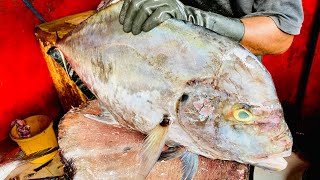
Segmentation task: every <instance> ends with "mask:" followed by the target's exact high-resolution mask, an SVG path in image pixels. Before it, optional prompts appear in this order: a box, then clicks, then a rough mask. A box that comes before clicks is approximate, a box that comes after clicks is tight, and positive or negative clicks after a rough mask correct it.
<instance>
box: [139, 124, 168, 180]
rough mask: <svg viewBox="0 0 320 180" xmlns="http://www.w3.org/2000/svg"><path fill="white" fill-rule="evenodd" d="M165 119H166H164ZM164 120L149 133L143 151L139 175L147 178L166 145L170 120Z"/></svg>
mask: <svg viewBox="0 0 320 180" xmlns="http://www.w3.org/2000/svg"><path fill="white" fill-rule="evenodd" d="M164 121H166V120H165V119H164ZM164 121H162V122H161V123H160V124H159V125H157V126H156V127H155V128H154V129H153V130H151V132H150V133H149V134H148V136H147V138H146V140H145V142H144V144H143V146H142V152H141V161H140V170H139V177H141V179H145V178H146V177H147V176H148V174H149V172H150V171H151V169H152V167H153V166H154V164H155V163H156V162H157V160H158V158H159V156H160V154H161V152H162V149H163V147H164V145H165V142H166V138H167V135H168V132H169V129H170V122H169V121H168V122H167V123H166V122H165V123H163V122H164Z"/></svg>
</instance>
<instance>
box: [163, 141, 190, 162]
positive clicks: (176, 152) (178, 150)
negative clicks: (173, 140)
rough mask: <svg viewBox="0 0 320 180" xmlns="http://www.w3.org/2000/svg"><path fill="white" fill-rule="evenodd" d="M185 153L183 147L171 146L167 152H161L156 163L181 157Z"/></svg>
mask: <svg viewBox="0 0 320 180" xmlns="http://www.w3.org/2000/svg"><path fill="white" fill-rule="evenodd" d="M184 152H185V148H184V147H183V146H179V145H178V146H173V147H169V148H168V149H167V150H165V151H162V152H161V154H160V157H159V159H158V161H168V160H171V159H174V158H178V157H181V156H182V155H183V153H184Z"/></svg>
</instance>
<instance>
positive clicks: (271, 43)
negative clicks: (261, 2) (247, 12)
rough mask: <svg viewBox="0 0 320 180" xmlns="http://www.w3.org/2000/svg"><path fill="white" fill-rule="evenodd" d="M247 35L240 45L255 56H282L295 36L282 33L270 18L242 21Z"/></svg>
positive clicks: (245, 19) (244, 19)
mask: <svg viewBox="0 0 320 180" xmlns="http://www.w3.org/2000/svg"><path fill="white" fill-rule="evenodd" d="M241 21H242V23H243V24H244V27H245V33H244V36H243V38H242V40H241V41H240V44H241V45H243V46H244V47H245V48H247V49H248V50H249V51H251V52H252V53H253V54H255V55H265V54H281V53H283V52H285V51H286V50H287V49H288V48H289V47H290V45H291V43H292V40H293V35H290V34H287V33H285V32H283V31H281V30H280V29H279V28H278V27H277V26H276V24H275V23H274V22H273V20H272V19H271V18H270V17H250V18H243V19H241Z"/></svg>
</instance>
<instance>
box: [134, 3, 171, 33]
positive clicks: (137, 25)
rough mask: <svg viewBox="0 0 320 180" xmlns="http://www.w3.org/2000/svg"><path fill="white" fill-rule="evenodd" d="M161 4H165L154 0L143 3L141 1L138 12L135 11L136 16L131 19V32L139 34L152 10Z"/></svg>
mask: <svg viewBox="0 0 320 180" xmlns="http://www.w3.org/2000/svg"><path fill="white" fill-rule="evenodd" d="M161 6H165V4H164V3H159V2H155V1H153V0H148V1H146V2H145V3H143V5H141V8H140V10H139V12H138V13H137V16H136V17H135V19H134V20H133V23H132V34H134V35H137V34H139V33H140V32H141V30H142V26H143V24H144V23H145V21H146V20H147V19H148V18H149V17H150V16H151V14H152V12H153V11H155V10H156V9H157V8H160V7H161Z"/></svg>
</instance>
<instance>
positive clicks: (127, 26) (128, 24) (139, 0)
mask: <svg viewBox="0 0 320 180" xmlns="http://www.w3.org/2000/svg"><path fill="white" fill-rule="evenodd" d="M145 1H146V0H132V1H131V3H130V4H129V7H128V10H127V12H126V16H125V18H124V23H123V30H124V32H130V31H131V29H132V23H133V20H134V19H135V18H136V16H137V13H138V12H139V10H140V7H141V5H142V4H143V3H144V2H145Z"/></svg>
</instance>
